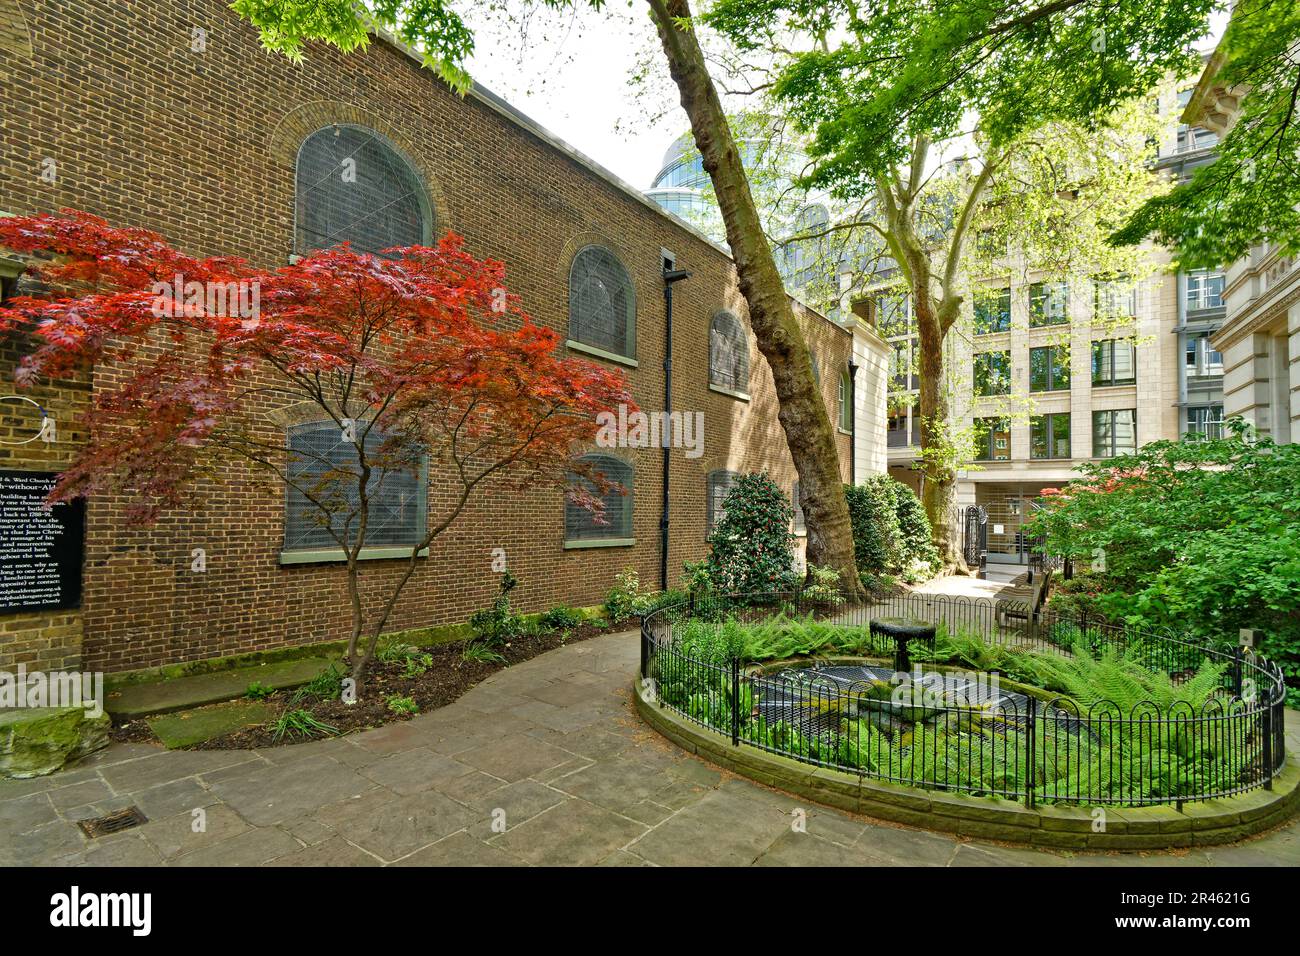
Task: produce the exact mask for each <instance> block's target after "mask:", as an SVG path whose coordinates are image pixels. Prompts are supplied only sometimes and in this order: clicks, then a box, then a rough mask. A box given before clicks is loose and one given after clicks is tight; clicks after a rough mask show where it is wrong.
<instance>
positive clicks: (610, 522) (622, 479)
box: [564, 455, 632, 543]
mask: <svg viewBox="0 0 1300 956" xmlns="http://www.w3.org/2000/svg"><path fill="white" fill-rule="evenodd" d="M579 460H580V461H581V462H583V463H584V464H585V465H587V466H589V467H590V469H591V470H592V471H593V472H596V473H598V474H601V475H603V476H604V477H605V479H606V480H607V481H609V482H612V483H613V484H614V485H615V487H613V488H610V489H609V490H608V491H606V492H604V493H603V494H602V493H601V491H600V489H599V488H597V487H596V485H595V483H594V482H592V481H591V480H590V479H589V478H586V477H583V476H581V475H578V474H573V475H570V476H569V480H570V481H571V482H572V483H574V484H575V485H579V486H581V487H583V488H585V489H586V490H587V491H589V492H590V493H591V494H593V495H595V496H596V497H598V498H600V499H601V500H602V501H603V502H604V503H605V513H604V515H603V516H602V518H603V521H604V522H605V523H604V524H601V523H599V522H598V521H597V519H596V515H595V514H593V513H592V512H591V511H589V510H588V509H586V508H584V507H582V506H581V505H578V504H574V503H573V502H572V501H565V503H564V540H565V542H566V543H570V542H572V543H580V542H584V541H611V540H615V539H631V538H632V466H631V465H630V464H628V463H627V462H625V461H620V460H619V459H617V458H614V457H613V456H611V455H584V456H583V457H582V458H581V459H579ZM624 492H626V494H624Z"/></svg>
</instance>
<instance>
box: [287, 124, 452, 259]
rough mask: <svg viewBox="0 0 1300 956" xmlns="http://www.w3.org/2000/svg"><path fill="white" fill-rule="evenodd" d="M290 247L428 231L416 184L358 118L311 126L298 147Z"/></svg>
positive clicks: (309, 248) (397, 238)
mask: <svg viewBox="0 0 1300 956" xmlns="http://www.w3.org/2000/svg"><path fill="white" fill-rule="evenodd" d="M296 222H297V235H296V240H295V242H296V251H297V252H298V254H299V255H306V254H307V253H309V252H314V251H315V250H317V249H328V248H330V247H331V246H337V245H338V244H339V243H341V242H349V243H351V244H352V250H353V251H354V252H379V251H380V250H381V249H389V248H392V247H394V246H414V245H423V244H426V243H428V242H429V241H430V237H431V236H432V234H433V215H432V213H431V212H430V210H429V199H428V196H427V194H426V193H425V189H424V184H423V183H421V182H420V177H419V176H417V175H416V173H415V170H413V169H412V168H411V166H410V164H409V163H408V162H407V161H406V160H405V159H403V158H402V156H401V154H400V153H398V151H397V149H396V148H395V147H394V146H393V144H392V143H390V142H389V141H388V140H387V139H385V138H384V137H383V136H381V135H380V134H379V133H376V132H375V131H374V130H371V129H366V128H365V127H363V126H350V125H344V124H339V125H336V126H326V127H325V128H324V129H320V130H317V131H316V132H314V133H312V134H311V135H310V136H308V137H307V138H306V139H305V140H303V143H302V146H301V147H299V149H298V169H297V212H296Z"/></svg>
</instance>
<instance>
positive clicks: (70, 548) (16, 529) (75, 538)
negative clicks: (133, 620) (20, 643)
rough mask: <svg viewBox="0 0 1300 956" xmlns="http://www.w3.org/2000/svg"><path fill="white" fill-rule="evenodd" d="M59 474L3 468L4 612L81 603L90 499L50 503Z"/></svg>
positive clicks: (0, 546) (0, 550)
mask: <svg viewBox="0 0 1300 956" xmlns="http://www.w3.org/2000/svg"><path fill="white" fill-rule="evenodd" d="M58 477H59V476H58V473H57V472H52V471H0V614H12V613H14V612H16V611H37V610H51V611H52V610H58V609H60V608H72V607H80V606H81V562H82V557H83V548H84V546H85V538H86V502H85V500H84V499H80V498H79V499H77V500H76V501H72V502H69V503H67V504H58V505H55V506H54V507H53V508H47V507H46V506H45V496H46V495H48V494H49V492H50V489H51V488H53V487H54V482H55V481H56V480H57V479H58Z"/></svg>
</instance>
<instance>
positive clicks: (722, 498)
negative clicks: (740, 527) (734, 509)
mask: <svg viewBox="0 0 1300 956" xmlns="http://www.w3.org/2000/svg"><path fill="white" fill-rule="evenodd" d="M739 477H740V474H739V472H735V471H726V470H725V469H718V470H717V471H711V472H709V478H708V484H709V498H708V502H707V503H706V508H707V510H708V518H709V530H710V531H712V530H713V528H714V527H715V526H716V525H717V523H718V522H719V521H721V520H722V516H723V515H725V514H726V513H727V508H726V502H727V495H729V494H730V493H731V486H732V485H734V484H735V483H736V479H737V478H739Z"/></svg>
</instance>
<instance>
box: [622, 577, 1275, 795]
mask: <svg viewBox="0 0 1300 956" xmlns="http://www.w3.org/2000/svg"><path fill="white" fill-rule="evenodd" d="M885 617H903V618H909V619H913V620H921V621H927V622H930V623H932V624H934V625H936V627H937V628H938V630H939V635H940V640H939V641H938V647H937V649H936V650H934V651H931V650H929V649H928V648H927V647H926V646H924V645H917V644H914V645H912V647H913V654H912V657H913V660H914V661H919V663H917V664H915V665H914V669H913V670H912V672H911V673H909V674H908V675H906V676H903V675H899V674H897V673H895V672H894V671H893V668H892V666H891V665H889V664H888V661H889V660H890V659H891V658H892V655H893V651H894V648H893V646H892V643H891V639H890V638H888V637H887V636H885V635H882V634H873V633H871V630H870V628H869V624H870V622H871V621H872V620H876V619H880V618H885ZM745 625H750V626H751V627H750V628H749V629H746V628H745V627H744V626H745ZM755 628H756V629H757V630H758V632H760V634H761V635H762V636H763V640H762V641H760V642H759V643H760V644H761V645H762V648H766V650H767V651H768V652H770V653H771V654H772V656H774V657H781V658H784V657H788V656H790V654H791V653H793V654H795V655H796V656H798V659H799V660H800V661H801V662H802V663H801V665H800V666H794V667H784V666H782V667H781V668H779V669H778V668H777V667H776V666H770V667H769V666H764V664H763V662H762V661H755V660H753V659H752V658H753V654H752V651H753V648H750V647H743V646H741V645H743V644H744V642H745V641H746V640H750V641H752V640H754V638H753V636H752V635H753V633H754V629H755ZM746 635H749V636H748V637H747V636H746ZM764 641H765V642H766V643H763V642H764ZM760 649H761V648H760ZM954 651H956V653H955V655H954ZM945 654H948V655H949V656H948V658H947V660H946V661H941V660H940V659H939V658H942V657H943V656H944V655H945ZM1121 656H1122V660H1123V661H1125V662H1128V663H1131V664H1136V665H1138V666H1140V667H1141V668H1143V669H1144V670H1145V671H1146V672H1149V673H1150V675H1152V677H1151V680H1150V681H1149V682H1148V686H1146V687H1144V686H1142V685H1138V684H1137V683H1136V682H1134V681H1132V680H1126V679H1125V678H1124V675H1123V673H1119V672H1117V670H1116V668H1114V667H1111V668H1103V672H1102V673H1101V674H1100V677H1098V679H1100V680H1109V681H1113V682H1114V684H1113V690H1114V693H1113V694H1110V695H1108V696H1097V695H1093V696H1091V697H1088V696H1086V695H1084V699H1083V700H1080V699H1078V698H1079V696H1080V695H1079V694H1078V693H1077V692H1076V693H1075V694H1074V695H1073V696H1072V695H1068V694H1065V693H1054V692H1050V691H1044V690H1042V689H1039V688H1038V687H1037V686H1035V685H1041V684H1044V683H1051V680H1052V679H1053V678H1052V672H1053V667H1054V666H1056V665H1059V664H1062V663H1064V662H1068V661H1070V660H1071V659H1074V660H1075V661H1076V663H1078V662H1092V663H1094V664H1104V663H1105V662H1107V661H1110V662H1112V663H1113V662H1114V661H1115V660H1116V659H1117V658H1120V657H1121ZM844 658H849V659H851V660H848V661H846V660H843V659H844ZM837 659H838V660H837ZM873 659H874V660H878V661H879V662H880V663H879V664H878V665H876V666H872V665H870V664H864V663H862V662H863V661H870V660H873ZM769 663H770V662H769ZM1006 669H1010V670H1011V671H1014V672H1015V673H1011V674H1008V673H1006V672H1005V670H1006ZM1045 674H1046V679H1045V678H1044V675H1045ZM641 675H642V677H643V678H645V685H644V686H645V688H646V691H647V693H648V694H651V695H653V697H654V699H655V700H656V702H657V703H658V704H660V705H661V706H664V707H668V708H671V709H672V710H673V711H674V712H675V713H677V714H679V715H680V716H681V717H683V718H685V719H686V720H688V721H691V722H694V723H696V724H699V725H702V726H705V727H708V728H711V729H713V730H716V731H719V732H721V733H724V734H726V735H728V736H729V737H730V738H731V742H732V745H733V746H737V747H756V748H758V749H760V750H765V751H769V752H772V753H778V754H782V755H784V756H788V757H792V758H794V759H796V760H800V761H803V762H806V763H810V764H815V765H818V766H823V767H831V768H835V769H838V770H843V771H847V772H849V773H853V774H857V775H859V776H861V777H864V778H872V779H877V780H885V781H891V782H894V783H900V784H905V785H908V786H915V787H922V788H927V789H934V790H944V791H950V792H956V793H965V794H973V795H998V796H1002V797H1006V798H1009V799H1015V800H1023V801H1024V802H1025V803H1026V804H1027V805H1033V804H1034V803H1035V802H1050V803H1056V802H1060V803H1076V804H1116V805H1128V806H1140V805H1147V804H1178V805H1181V804H1182V803H1184V802H1190V801H1197V800H1207V799H1211V798H1214V797H1221V796H1227V795H1230V794H1235V793H1241V792H1244V791H1247V790H1252V789H1256V788H1261V787H1263V788H1269V787H1271V781H1272V778H1273V776H1274V775H1275V774H1276V773H1277V771H1278V770H1279V769H1280V768H1281V767H1282V765H1283V763H1284V762H1285V750H1284V723H1283V712H1284V711H1283V708H1284V702H1285V696H1286V688H1285V684H1284V682H1283V678H1282V674H1281V671H1280V670H1279V669H1278V668H1277V666H1276V665H1274V664H1272V663H1271V662H1268V661H1265V660H1262V659H1260V658H1258V657H1256V656H1254V655H1252V654H1247V653H1243V652H1242V651H1241V650H1240V649H1239V648H1234V649H1224V648H1218V647H1212V646H1209V645H1207V644H1205V643H1202V642H1199V641H1195V640H1189V639H1186V638H1182V637H1179V636H1177V635H1175V634H1172V633H1169V632H1164V631H1159V630H1151V629H1141V628H1135V627H1129V626H1122V625H1115V624H1111V623H1109V622H1104V621H1098V620H1090V619H1089V618H1087V617H1086V616H1082V617H1075V616H1066V615H1060V614H1056V613H1053V612H1050V611H1041V610H1039V611H1035V610H1034V609H1032V608H1031V607H1030V606H1028V605H1027V604H1024V603H1020V602H1010V601H995V600H987V599H977V598H959V597H947V596H937V595H924V594H909V595H904V596H901V597H894V598H889V599H886V600H882V601H876V602H871V603H861V602H858V601H855V600H853V599H851V598H849V597H847V596H845V595H835V594H827V593H824V592H823V593H813V592H811V591H797V592H781V593H772V594H748V595H722V596H709V597H700V596H695V597H692V598H691V599H689V600H686V601H683V602H681V603H680V604H677V605H673V606H669V607H664V608H661V609H659V610H657V611H655V612H653V613H651V614H648V615H646V616H645V617H644V618H643V619H642V623H641ZM995 677H996V679H994V678H995ZM1010 678H1015V679H1014V680H1012V679H1010ZM1152 686H1153V687H1154V688H1155V689H1156V691H1158V692H1159V693H1157V694H1155V695H1154V696H1157V697H1160V699H1159V700H1156V699H1149V698H1135V697H1134V693H1135V691H1136V690H1142V689H1149V687H1152Z"/></svg>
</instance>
